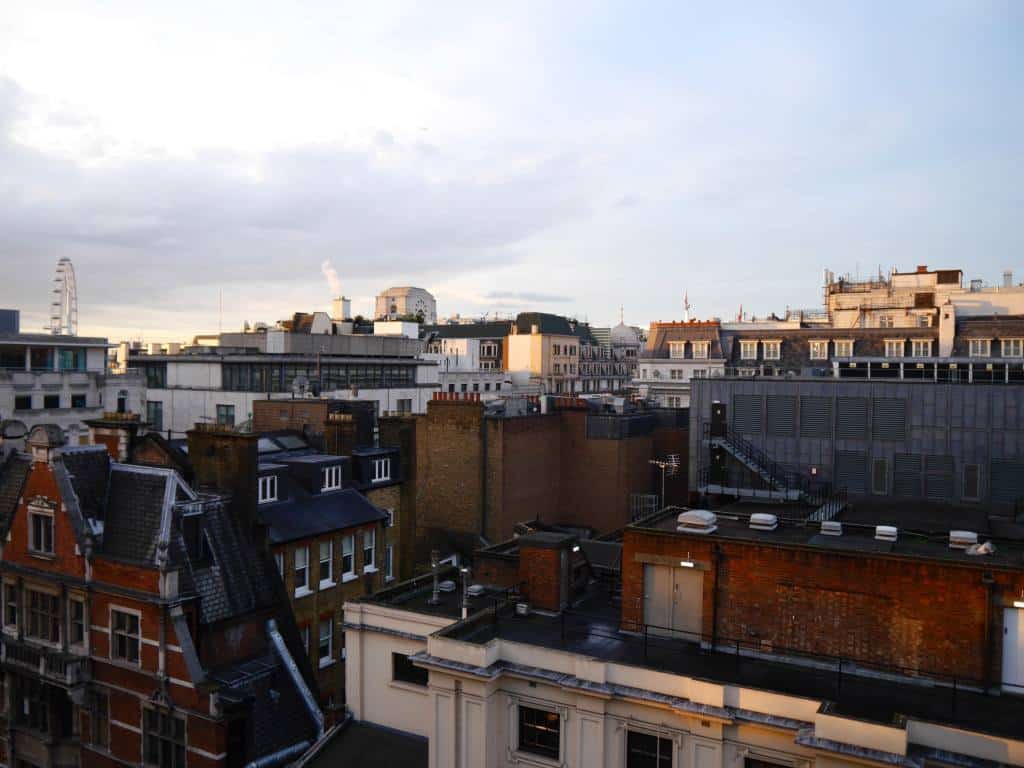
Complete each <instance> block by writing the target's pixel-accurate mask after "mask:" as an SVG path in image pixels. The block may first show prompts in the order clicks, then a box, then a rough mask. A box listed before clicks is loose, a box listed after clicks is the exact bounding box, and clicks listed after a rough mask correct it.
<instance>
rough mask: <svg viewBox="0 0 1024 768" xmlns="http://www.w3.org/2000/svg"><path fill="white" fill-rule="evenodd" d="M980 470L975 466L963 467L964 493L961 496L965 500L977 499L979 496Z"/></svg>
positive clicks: (967, 465)
mask: <svg viewBox="0 0 1024 768" xmlns="http://www.w3.org/2000/svg"><path fill="white" fill-rule="evenodd" d="M980 481H981V468H980V467H979V466H978V465H977V464H966V465H964V491H963V494H961V495H962V496H963V497H964V498H965V499H977V498H980V495H981V482H980Z"/></svg>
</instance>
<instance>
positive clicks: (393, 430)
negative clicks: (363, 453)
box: [379, 416, 429, 581]
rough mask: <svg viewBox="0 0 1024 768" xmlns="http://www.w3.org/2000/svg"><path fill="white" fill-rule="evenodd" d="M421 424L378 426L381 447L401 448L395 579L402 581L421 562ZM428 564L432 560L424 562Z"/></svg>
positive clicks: (396, 420)
mask: <svg viewBox="0 0 1024 768" xmlns="http://www.w3.org/2000/svg"><path fill="white" fill-rule="evenodd" d="M418 424H419V421H418V419H417V418H416V417H415V416H387V417H382V418H381V419H380V423H379V429H380V444H381V447H384V448H398V455H399V462H398V464H399V466H400V467H401V470H402V485H401V499H400V501H399V506H400V507H401V510H402V511H401V514H400V515H399V516H398V524H397V529H398V530H397V531H395V532H394V533H395V534H397V536H398V550H399V552H400V553H401V557H400V558H399V561H398V568H397V570H396V574H395V575H396V576H397V577H398V578H399V580H402V581H404V580H406V579H410V578H412V576H413V573H414V566H415V565H416V564H417V563H418V562H419V561H417V560H416V558H415V555H414V543H415V538H416V521H417V510H416V429H417V425H418ZM422 562H423V563H424V564H425V563H428V562H429V558H428V559H426V560H423V561H422Z"/></svg>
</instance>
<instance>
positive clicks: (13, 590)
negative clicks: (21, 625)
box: [4, 584, 18, 627]
mask: <svg viewBox="0 0 1024 768" xmlns="http://www.w3.org/2000/svg"><path fill="white" fill-rule="evenodd" d="M4 626H5V627H16V626H18V587H17V585H15V584H4Z"/></svg>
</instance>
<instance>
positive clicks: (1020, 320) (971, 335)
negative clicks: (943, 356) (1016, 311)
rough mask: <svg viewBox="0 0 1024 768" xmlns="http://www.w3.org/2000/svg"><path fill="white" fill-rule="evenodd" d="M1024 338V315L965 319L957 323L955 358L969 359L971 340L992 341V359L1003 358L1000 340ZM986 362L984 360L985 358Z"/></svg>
mask: <svg viewBox="0 0 1024 768" xmlns="http://www.w3.org/2000/svg"><path fill="white" fill-rule="evenodd" d="M1021 338H1024V315H987V316H982V317H964V318H958V319H957V321H956V338H955V339H954V341H953V357H969V356H970V354H971V343H970V340H971V339H991V341H992V344H991V347H990V351H991V353H992V357H1002V354H1003V346H1002V344H1000V343H999V340H1000V339H1021ZM983 360H984V358H983Z"/></svg>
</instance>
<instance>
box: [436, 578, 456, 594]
mask: <svg viewBox="0 0 1024 768" xmlns="http://www.w3.org/2000/svg"><path fill="white" fill-rule="evenodd" d="M437 588H438V590H439V591H441V592H454V591H455V582H454V581H452V580H451V579H445V580H444V581H442V582H441V583H440V584H438V585H437Z"/></svg>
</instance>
